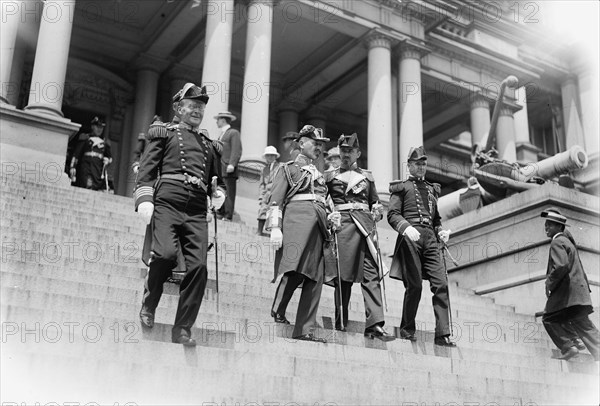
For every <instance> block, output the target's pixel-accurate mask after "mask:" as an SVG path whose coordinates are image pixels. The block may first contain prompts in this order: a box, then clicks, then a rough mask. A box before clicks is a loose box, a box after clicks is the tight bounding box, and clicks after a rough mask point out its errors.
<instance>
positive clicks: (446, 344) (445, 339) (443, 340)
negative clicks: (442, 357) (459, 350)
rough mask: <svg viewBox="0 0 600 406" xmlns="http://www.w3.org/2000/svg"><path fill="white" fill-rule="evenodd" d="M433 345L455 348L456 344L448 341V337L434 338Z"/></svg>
mask: <svg viewBox="0 0 600 406" xmlns="http://www.w3.org/2000/svg"><path fill="white" fill-rule="evenodd" d="M433 343H434V344H435V345H439V346H442V347H456V343H454V342H452V341H450V337H448V336H443V337H436V338H435V339H434V340H433Z"/></svg>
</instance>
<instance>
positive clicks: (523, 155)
mask: <svg viewBox="0 0 600 406" xmlns="http://www.w3.org/2000/svg"><path fill="white" fill-rule="evenodd" d="M516 150H517V161H518V162H519V163H522V164H529V163H532V162H538V161H539V159H538V153H539V152H540V149H539V148H538V147H536V146H535V145H533V144H530V143H528V142H521V143H518V144H517V148H516Z"/></svg>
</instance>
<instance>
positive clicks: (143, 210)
mask: <svg viewBox="0 0 600 406" xmlns="http://www.w3.org/2000/svg"><path fill="white" fill-rule="evenodd" d="M138 213H139V214H140V216H142V218H143V219H144V220H145V221H146V224H150V220H151V219H152V213H154V204H152V202H142V203H140V205H139V206H138Z"/></svg>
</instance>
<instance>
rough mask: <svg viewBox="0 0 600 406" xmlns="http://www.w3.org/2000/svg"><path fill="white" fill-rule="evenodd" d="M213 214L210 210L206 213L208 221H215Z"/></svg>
mask: <svg viewBox="0 0 600 406" xmlns="http://www.w3.org/2000/svg"><path fill="white" fill-rule="evenodd" d="M213 217H214V216H213V214H212V213H211V212H210V211H209V212H207V213H206V222H207V223H210V222H211V221H213Z"/></svg>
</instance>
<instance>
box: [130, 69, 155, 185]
mask: <svg viewBox="0 0 600 406" xmlns="http://www.w3.org/2000/svg"><path fill="white" fill-rule="evenodd" d="M153 65H154V64H152V63H151V60H150V58H145V57H144V58H143V60H142V61H140V63H139V65H138V70H137V80H136V85H135V106H134V110H133V124H132V131H131V134H130V136H129V143H128V144H129V150H128V151H127V153H124V154H123V155H122V156H123V158H125V157H126V159H128V161H129V165H128V168H129V167H130V165H131V163H132V161H133V152H134V151H135V147H136V146H137V142H138V141H137V135H138V134H139V133H141V132H143V133H145V132H147V131H148V127H149V126H150V122H151V121H152V118H153V117H154V114H155V112H156V95H157V92H158V78H159V76H160V74H159V72H158V70H157V69H156V68H155V67H154V66H155V65H154V66H153ZM129 170H130V169H129ZM128 179H129V180H130V182H129V184H128V189H127V190H132V189H133V186H134V185H133V179H132V178H128Z"/></svg>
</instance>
